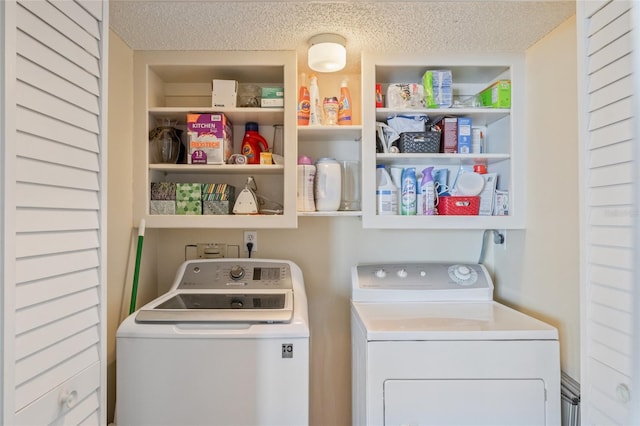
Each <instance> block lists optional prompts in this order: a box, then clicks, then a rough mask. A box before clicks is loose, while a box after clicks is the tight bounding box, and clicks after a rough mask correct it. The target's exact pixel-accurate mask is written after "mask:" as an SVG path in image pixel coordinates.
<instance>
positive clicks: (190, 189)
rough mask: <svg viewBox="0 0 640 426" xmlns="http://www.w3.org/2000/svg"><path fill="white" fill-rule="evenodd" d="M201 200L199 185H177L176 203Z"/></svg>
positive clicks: (200, 186)
mask: <svg viewBox="0 0 640 426" xmlns="http://www.w3.org/2000/svg"><path fill="white" fill-rule="evenodd" d="M201 199H202V184H201V183H177V184H176V201H200V200H201Z"/></svg>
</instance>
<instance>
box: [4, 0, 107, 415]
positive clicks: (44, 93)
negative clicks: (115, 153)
mask: <svg viewBox="0 0 640 426" xmlns="http://www.w3.org/2000/svg"><path fill="white" fill-rule="evenodd" d="M3 7H5V19H6V26H7V32H6V34H7V35H6V41H7V43H6V48H5V50H6V51H5V60H6V62H7V63H6V71H7V86H6V93H5V108H6V110H5V111H6V117H7V129H6V132H7V133H6V145H7V150H6V152H7V156H6V158H5V161H6V166H7V167H6V170H7V173H6V174H5V176H6V180H5V185H6V191H5V200H4V202H5V215H6V219H7V220H5V227H6V229H5V247H4V248H5V250H4V252H5V253H4V259H5V266H6V268H7V272H6V273H5V275H4V286H3V287H4V299H5V300H4V312H3V317H4V321H3V326H4V330H5V336H4V350H3V356H4V360H3V361H4V364H3V365H4V380H3V417H4V420H5V421H4V424H12V425H13V424H33V425H36V424H37V425H44V424H50V423H55V424H63V423H64V424H81V423H84V424H99V423H104V422H105V419H106V415H105V411H106V404H105V399H104V395H105V389H104V388H103V386H104V383H105V381H104V370H105V367H104V365H106V360H105V354H106V351H105V344H106V342H104V336H105V334H106V333H105V330H106V328H105V321H104V320H105V314H104V312H105V310H104V308H103V305H104V304H106V299H105V294H106V293H105V275H106V271H105V266H106V265H105V259H106V245H105V236H106V230H105V225H106V206H105V202H106V192H105V184H106V168H105V165H106V143H105V142H106V134H105V130H106V125H105V123H106V121H105V113H106V99H105V96H106V85H105V81H104V78H105V70H106V52H107V49H106V47H107V44H106V36H107V29H108V26H107V22H106V16H107V15H106V14H107V8H106V5H104V4H103V2H102V1H97V0H75V1H74V0H49V1H44V0H24V1H15V0H7V1H6V3H5V5H4V6H3Z"/></svg>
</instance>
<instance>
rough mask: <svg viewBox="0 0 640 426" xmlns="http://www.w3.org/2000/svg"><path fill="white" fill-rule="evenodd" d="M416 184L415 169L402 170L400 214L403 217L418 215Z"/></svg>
mask: <svg viewBox="0 0 640 426" xmlns="http://www.w3.org/2000/svg"><path fill="white" fill-rule="evenodd" d="M417 184H418V183H417V180H416V168H415V167H406V168H405V169H404V170H402V190H401V192H402V196H401V197H400V199H401V204H400V214H402V215H405V216H415V215H416V214H417V213H418V208H417V195H418V192H417Z"/></svg>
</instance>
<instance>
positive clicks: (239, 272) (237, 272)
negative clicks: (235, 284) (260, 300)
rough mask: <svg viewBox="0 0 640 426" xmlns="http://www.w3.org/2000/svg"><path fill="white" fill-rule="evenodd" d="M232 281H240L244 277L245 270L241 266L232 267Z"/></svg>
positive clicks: (230, 273)
mask: <svg viewBox="0 0 640 426" xmlns="http://www.w3.org/2000/svg"><path fill="white" fill-rule="evenodd" d="M229 275H230V276H231V279H234V280H239V279H240V278H242V277H244V269H242V266H240V265H234V266H232V267H231V271H230V272H229Z"/></svg>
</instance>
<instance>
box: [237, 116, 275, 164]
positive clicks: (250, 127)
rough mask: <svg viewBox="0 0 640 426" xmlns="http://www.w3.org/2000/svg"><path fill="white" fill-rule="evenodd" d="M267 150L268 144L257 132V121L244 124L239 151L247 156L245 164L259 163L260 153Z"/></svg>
mask: <svg viewBox="0 0 640 426" xmlns="http://www.w3.org/2000/svg"><path fill="white" fill-rule="evenodd" d="M268 150H269V144H268V143H267V141H266V140H265V138H263V137H262V135H261V134H260V133H259V132H258V123H255V122H253V121H249V122H248V123H247V124H245V125H244V138H243V139H242V148H241V150H240V152H241V153H242V155H244V156H246V157H247V164H260V153H261V152H263V151H268Z"/></svg>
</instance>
